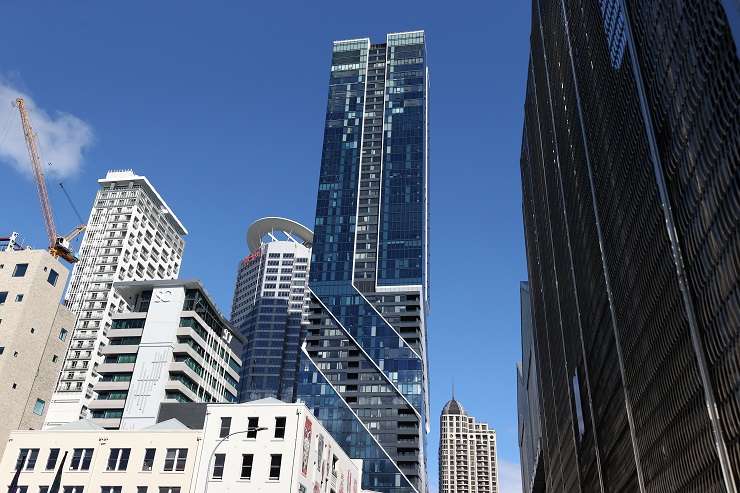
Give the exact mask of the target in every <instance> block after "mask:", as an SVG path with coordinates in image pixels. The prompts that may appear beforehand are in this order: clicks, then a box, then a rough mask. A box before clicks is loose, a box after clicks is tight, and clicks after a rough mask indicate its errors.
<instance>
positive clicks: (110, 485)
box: [0, 420, 202, 493]
mask: <svg viewBox="0 0 740 493" xmlns="http://www.w3.org/2000/svg"><path fill="white" fill-rule="evenodd" d="M201 436H202V431H201V430H191V429H188V428H186V427H185V426H184V425H182V424H180V423H179V422H177V421H175V420H170V421H165V422H162V423H158V424H156V425H154V426H151V427H149V428H146V429H142V430H135V431H122V430H106V429H104V428H102V427H100V426H98V425H96V424H95V423H93V422H92V421H90V420H84V421H77V422H74V423H68V424H66V425H62V426H58V427H56V428H52V429H47V430H23V431H14V432H12V433H11V435H10V439H9V440H8V444H7V446H6V448H5V454H4V455H3V457H2V460H0V490H2V491H15V492H17V493H37V492H41V493H47V492H48V491H49V488H50V487H51V486H52V485H53V484H54V481H55V478H57V476H58V477H59V480H58V483H59V489H58V493H88V492H89V493H186V492H189V491H191V482H192V479H193V471H194V470H195V464H196V461H197V452H198V446H199V444H200V438H201ZM11 486H15V489H13V488H11Z"/></svg>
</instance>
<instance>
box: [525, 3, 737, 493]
mask: <svg viewBox="0 0 740 493" xmlns="http://www.w3.org/2000/svg"><path fill="white" fill-rule="evenodd" d="M724 4H725V2H721V1H720V0H704V1H702V2H672V1H661V0H639V1H637V0H634V1H632V0H622V1H618V0H600V1H597V0H556V1H549V0H534V1H533V5H532V31H531V51H530V59H529V67H528V81H527V90H526V102H525V123H524V132H523V137H522V149H521V172H522V190H523V216H524V225H525V238H526V247H527V261H528V272H529V285H530V291H531V293H530V295H531V305H532V324H533V333H534V348H535V349H534V351H535V357H536V361H537V368H538V373H539V374H538V380H539V392H540V395H539V397H540V409H541V413H540V419H541V422H540V424H541V433H542V438H541V443H542V460H543V464H542V465H543V468H544V485H545V487H546V489H547V491H567V492H575V491H589V492H590V491H638V492H646V491H737V489H738V484H739V483H738V481H740V473H738V471H740V421H739V419H740V418H738V417H739V416H740V400H739V399H738V398H737V395H738V389H739V388H740V372H739V371H738V368H739V367H740V356H739V355H740V337H739V336H740V324H739V323H738V320H740V281H739V280H740V228H738V222H739V220H738V218H739V217H740V119H738V118H737V115H738V114H740V108H739V106H740V96H739V95H738V91H737V88H738V87H740V62H739V61H738V53H737V45H736V41H737V36H738V31H737V12H736V11H733V10H731V9H736V8H737V7H736V5H732V2H727V6H728V7H727V8H728V9H730V10H728V11H726V10H725V5H724ZM733 35H734V38H733ZM525 455H527V456H530V454H525ZM533 484H534V483H533Z"/></svg>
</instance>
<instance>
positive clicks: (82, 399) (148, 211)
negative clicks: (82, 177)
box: [45, 170, 187, 426]
mask: <svg viewBox="0 0 740 493" xmlns="http://www.w3.org/2000/svg"><path fill="white" fill-rule="evenodd" d="M98 183H99V184H100V189H99V190H98V193H97V195H96V196H95V202H94V203H93V207H92V210H91V211H90V218H89V219H88V222H87V229H86V231H85V236H84V238H83V239H82V244H81V246H80V253H79V257H80V261H79V262H78V263H77V264H75V266H74V269H73V270H72V280H71V281H70V284H69V287H68V288H67V294H66V295H65V299H66V304H67V306H68V307H69V308H70V309H71V310H72V311H73V312H74V313H75V314H76V315H77V323H76V325H75V330H74V333H73V334H72V340H71V343H70V347H69V351H68V352H67V357H66V359H65V361H64V367H63V369H62V373H61V375H60V377H59V383H58V384H57V389H56V392H55V393H54V396H53V398H52V403H51V405H50V407H49V413H48V415H47V417H46V422H45V426H55V425H59V424H62V423H68V422H71V421H76V420H78V419H80V417H89V412H88V408H87V404H88V403H89V402H90V400H91V399H92V398H93V397H94V391H93V387H94V386H95V384H96V383H97V381H98V377H99V375H98V373H97V370H96V367H97V366H98V365H99V364H101V363H102V356H101V355H100V348H101V346H105V345H106V344H107V343H108V341H107V333H108V330H109V329H110V327H111V317H112V315H113V314H114V313H116V312H119V311H122V310H123V309H124V307H125V306H126V303H125V301H124V300H123V299H121V297H120V296H119V295H118V294H116V293H115V291H114V290H113V283H114V282H116V281H133V280H137V281H140V280H154V279H175V278H177V276H178V273H179V271H180V265H181V263H182V251H183V248H184V246H185V242H184V241H183V239H182V237H183V236H185V235H186V234H187V230H186V229H185V227H184V226H183V225H182V223H181V222H180V220H179V219H178V218H177V216H175V214H174V213H173V212H172V210H170V208H169V207H168V206H167V203H166V202H165V201H164V199H163V198H162V197H161V196H160V195H159V193H158V192H157V190H156V189H155V188H154V186H153V185H152V184H151V183H150V182H149V180H147V178H146V177H145V176H139V175H136V174H135V173H134V172H133V171H131V170H122V171H109V172H108V173H107V174H106V176H105V178H102V179H100V180H98Z"/></svg>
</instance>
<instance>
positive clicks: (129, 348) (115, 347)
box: [100, 344, 139, 356]
mask: <svg viewBox="0 0 740 493" xmlns="http://www.w3.org/2000/svg"><path fill="white" fill-rule="evenodd" d="M138 352H139V346H138V345H135V344H109V345H107V346H101V347H100V354H101V355H103V356H106V355H109V354H136V353H138Z"/></svg>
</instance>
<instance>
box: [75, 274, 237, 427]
mask: <svg viewBox="0 0 740 493" xmlns="http://www.w3.org/2000/svg"><path fill="white" fill-rule="evenodd" d="M113 289H114V290H115V292H116V295H117V296H118V298H120V299H121V300H123V301H124V302H125V304H126V306H125V310H126V311H125V312H123V313H115V314H113V316H112V319H111V321H112V326H111V329H110V330H109V331H108V344H107V345H106V346H104V347H102V348H101V350H100V354H101V356H102V358H103V361H102V363H101V364H100V366H98V373H99V375H100V379H99V380H98V383H96V384H95V387H94V389H93V390H94V391H95V398H94V399H93V400H91V401H90V403H89V405H88V406H89V408H90V410H91V418H93V419H92V421H93V422H94V423H96V424H97V425H99V426H102V427H104V428H121V429H124V430H129V429H140V428H145V427H147V426H151V425H153V424H155V423H156V422H157V421H156V420H157V413H158V411H159V406H160V404H161V403H162V402H168V401H171V402H236V400H237V392H238V388H239V371H240V368H241V360H240V359H239V356H238V354H239V353H240V352H241V336H239V335H238V334H236V333H234V330H233V329H232V328H231V326H230V325H229V323H228V322H227V321H226V320H225V319H224V317H223V316H222V315H221V313H220V312H219V311H218V309H217V308H216V305H215V304H214V302H213V301H212V300H211V298H210V297H209V296H208V294H207V293H206V291H205V289H204V288H203V286H202V285H201V284H200V282H198V281H179V280H160V281H128V282H116V283H114V284H113Z"/></svg>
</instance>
